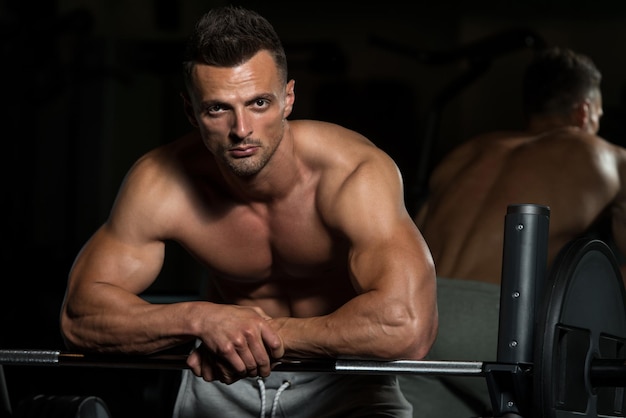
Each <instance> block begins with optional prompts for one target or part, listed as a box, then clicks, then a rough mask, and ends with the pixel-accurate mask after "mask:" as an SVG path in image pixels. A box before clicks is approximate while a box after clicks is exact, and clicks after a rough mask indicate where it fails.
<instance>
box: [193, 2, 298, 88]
mask: <svg viewBox="0 0 626 418" xmlns="http://www.w3.org/2000/svg"><path fill="white" fill-rule="evenodd" d="M261 50H267V51H269V52H270V53H271V54H272V56H273V57H274V61H275V62H276V66H277V68H278V71H279V72H280V75H281V77H282V78H283V80H284V81H285V82H286V81H287V58H286V56H285V50H284V48H283V45H282V42H281V41H280V38H279V37H278V34H277V33H276V31H275V30H274V27H273V26H272V25H271V24H270V23H269V21H268V20H267V19H265V18H264V17H263V16H261V15H259V14H258V13H257V12H255V11H252V10H248V9H245V8H243V7H238V6H224V7H219V8H215V9H212V10H210V11H209V12H207V13H206V14H204V15H203V16H202V17H201V18H200V19H199V20H198V22H197V23H196V25H195V28H194V31H193V32H192V34H191V36H190V37H189V40H188V42H187V48H186V50H185V57H184V61H183V77H184V81H185V84H186V86H187V89H189V88H190V87H191V76H192V71H193V67H194V65H195V64H197V63H201V64H207V65H214V66H218V67H234V66H237V65H240V64H242V63H244V62H246V61H247V60H249V59H250V58H252V57H253V56H254V55H255V54H256V53H257V52H259V51H261Z"/></svg>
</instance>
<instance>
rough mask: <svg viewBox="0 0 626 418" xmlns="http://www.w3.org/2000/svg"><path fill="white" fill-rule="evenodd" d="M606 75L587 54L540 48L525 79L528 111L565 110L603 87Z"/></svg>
mask: <svg viewBox="0 0 626 418" xmlns="http://www.w3.org/2000/svg"><path fill="white" fill-rule="evenodd" d="M601 80H602V74H601V73H600V71H599V70H598V69H597V68H596V66H595V64H594V63H593V61H592V60H591V58H589V57H588V56H586V55H583V54H579V53H576V52H574V51H572V50H571V49H567V48H559V47H552V48H546V49H543V50H540V51H538V52H537V55H536V56H535V57H534V59H533V61H532V62H531V63H530V65H529V66H528V68H527V69H526V72H525V75H524V82H523V95H524V97H523V101H524V113H525V115H526V116H527V117H528V116H530V115H533V114H542V113H565V112H569V111H570V110H571V109H572V107H573V106H574V105H575V104H576V103H579V102H580V101H582V100H584V99H585V98H586V97H587V95H588V94H589V93H590V92H592V91H594V90H598V91H599V90H600V82H601Z"/></svg>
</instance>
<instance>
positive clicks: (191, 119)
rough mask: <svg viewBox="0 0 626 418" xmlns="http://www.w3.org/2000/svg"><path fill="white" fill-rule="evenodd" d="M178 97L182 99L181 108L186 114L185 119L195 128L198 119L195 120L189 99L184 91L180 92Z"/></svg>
mask: <svg viewBox="0 0 626 418" xmlns="http://www.w3.org/2000/svg"><path fill="white" fill-rule="evenodd" d="M180 97H181V99H183V109H184V110H185V115H187V120H188V121H189V123H191V126H193V127H195V128H197V127H198V121H197V120H196V115H195V113H194V111H193V105H192V104H191V99H190V98H189V97H188V96H187V95H186V94H185V93H180Z"/></svg>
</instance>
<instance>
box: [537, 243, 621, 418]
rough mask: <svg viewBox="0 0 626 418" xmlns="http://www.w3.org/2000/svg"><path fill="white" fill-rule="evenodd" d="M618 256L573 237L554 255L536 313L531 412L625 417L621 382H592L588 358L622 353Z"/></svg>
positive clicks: (559, 417) (548, 416) (554, 417)
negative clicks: (595, 384) (615, 385)
mask: <svg viewBox="0 0 626 418" xmlns="http://www.w3.org/2000/svg"><path fill="white" fill-rule="evenodd" d="M625 294H626V293H625V291H624V283H623V281H622V277H621V273H620V271H619V267H618V264H617V261H616V260H615V257H614V255H613V253H612V252H611V250H610V248H609V247H608V246H607V245H606V244H605V243H604V242H602V241H599V240H590V239H578V240H574V241H572V242H571V243H569V244H568V245H567V246H566V247H565V248H564V249H563V250H562V251H561V252H560V253H559V256H558V257H557V259H556V260H555V262H554V264H553V267H552V271H551V274H550V277H549V278H548V281H547V284H546V293H545V295H544V300H543V305H542V311H541V312H540V314H539V315H538V316H537V318H536V320H537V324H536V327H535V329H536V332H537V333H536V335H535V348H534V350H535V355H534V360H535V362H534V371H533V386H534V389H533V391H534V401H533V403H534V405H533V408H534V410H535V411H536V413H535V414H534V415H535V416H536V417H545V418H564V417H594V418H596V417H624V390H623V388H610V387H603V388H593V387H592V386H591V384H590V381H589V368H590V364H591V360H592V359H593V358H624V357H625V356H624V354H625V347H626V304H625V300H626V299H625Z"/></svg>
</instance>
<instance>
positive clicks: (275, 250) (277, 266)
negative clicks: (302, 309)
mask: <svg viewBox="0 0 626 418" xmlns="http://www.w3.org/2000/svg"><path fill="white" fill-rule="evenodd" d="M301 203H302V202H301ZM180 242H181V243H182V244H183V245H184V246H186V247H187V249H188V250H189V251H190V252H192V253H193V254H194V255H195V257H196V258H197V259H198V260H199V261H200V262H202V263H203V264H205V265H206V266H207V267H208V268H209V269H210V270H212V271H214V272H215V273H216V274H217V275H218V276H220V277H222V278H225V279H229V280H233V281H239V282H249V283H254V282H263V281H267V280H269V279H272V280H283V279H313V278H315V277H319V276H320V275H321V274H324V275H328V274H329V273H331V272H333V271H334V272H337V271H338V270H341V271H345V263H346V253H345V248H346V246H345V243H344V242H343V241H342V240H341V239H339V237H337V236H336V235H335V234H334V232H333V231H331V230H329V229H328V228H327V227H326V226H325V225H324V223H323V222H322V220H321V219H320V217H319V215H317V213H316V212H315V211H314V210H313V208H312V207H311V206H310V205H300V206H299V207H298V206H297V205H289V206H285V207H281V208H278V209H274V210H254V209H251V208H250V207H247V206H235V207H232V208H230V209H229V210H228V211H225V212H223V213H221V214H219V215H218V214H215V215H211V216H210V217H208V218H207V219H204V220H203V222H200V221H198V222H193V223H190V224H189V225H188V226H187V227H186V228H184V229H183V230H182V231H181V237H180Z"/></svg>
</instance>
